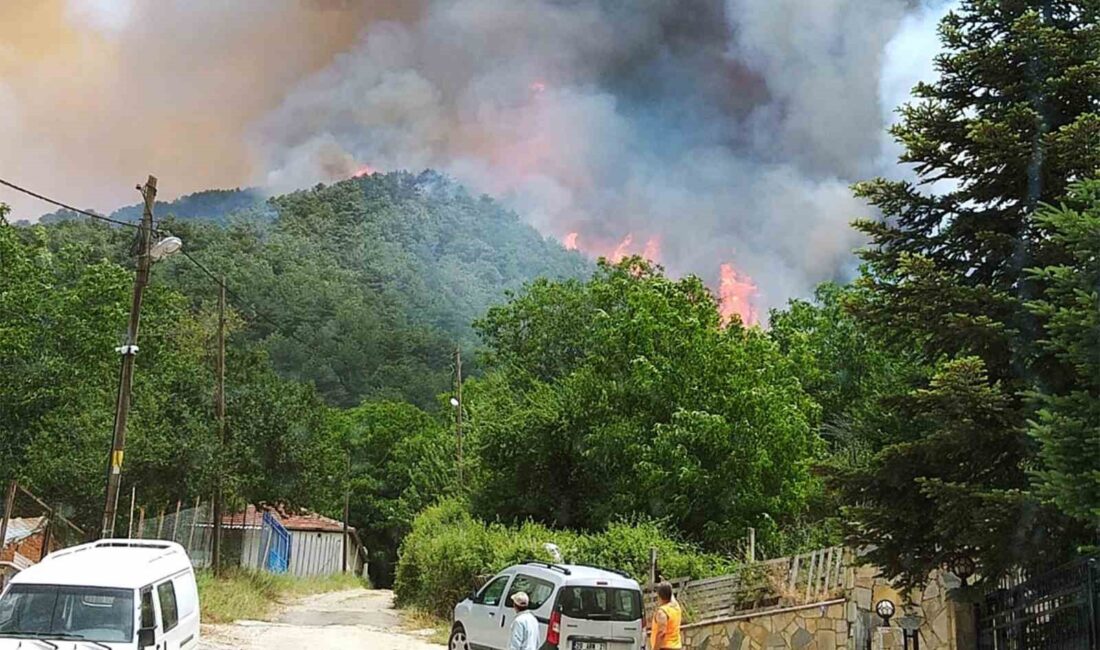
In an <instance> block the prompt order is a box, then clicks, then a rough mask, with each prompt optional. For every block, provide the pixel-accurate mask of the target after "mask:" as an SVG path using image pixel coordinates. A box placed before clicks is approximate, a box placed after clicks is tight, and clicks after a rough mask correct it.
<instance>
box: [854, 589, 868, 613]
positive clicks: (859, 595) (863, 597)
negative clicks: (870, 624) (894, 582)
mask: <svg viewBox="0 0 1100 650" xmlns="http://www.w3.org/2000/svg"><path fill="white" fill-rule="evenodd" d="M855 597H856V606H857V607H859V608H860V609H864V610H868V611H869V610H870V609H871V588H870V587H856V590H855Z"/></svg>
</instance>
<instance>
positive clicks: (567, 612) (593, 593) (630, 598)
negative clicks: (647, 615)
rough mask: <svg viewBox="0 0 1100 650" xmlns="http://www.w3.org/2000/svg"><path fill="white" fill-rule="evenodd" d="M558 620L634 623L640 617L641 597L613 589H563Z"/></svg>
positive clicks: (634, 593) (628, 590)
mask: <svg viewBox="0 0 1100 650" xmlns="http://www.w3.org/2000/svg"><path fill="white" fill-rule="evenodd" d="M559 603H560V606H561V613H562V616H568V617H569V618H579V619H587V620H591V621H636V620H638V619H640V618H641V617H642V594H641V592H639V591H636V590H634V589H617V588H614V587H564V588H563V589H562V590H561V599H560V600H559Z"/></svg>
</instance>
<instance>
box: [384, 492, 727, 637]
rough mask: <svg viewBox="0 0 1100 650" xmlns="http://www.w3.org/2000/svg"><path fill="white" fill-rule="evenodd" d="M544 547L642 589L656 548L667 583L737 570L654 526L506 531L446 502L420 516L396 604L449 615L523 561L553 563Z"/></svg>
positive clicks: (406, 550)
mask: <svg viewBox="0 0 1100 650" xmlns="http://www.w3.org/2000/svg"><path fill="white" fill-rule="evenodd" d="M547 542H551V543H554V544H556V545H557V546H558V547H559V548H560V549H561V554H562V559H563V561H564V562H566V563H569V564H585V565H590V566H598V567H604V568H609V569H617V570H619V571H625V572H627V573H629V574H631V575H632V576H633V577H634V578H635V579H636V580H638V581H639V582H643V583H644V581H645V580H646V577H647V575H648V573H649V549H650V548H652V547H656V548H657V553H658V558H659V560H658V564H659V566H660V570H661V573H662V574H663V575H665V576H667V577H670V578H671V577H693V578H698V577H705V576H710V575H719V574H725V573H730V572H732V571H733V569H734V564H733V563H732V562H731V561H729V560H727V559H724V558H722V557H719V556H716V555H711V554H706V553H701V552H699V551H698V550H696V549H695V548H694V547H692V546H690V545H688V544H685V543H682V542H680V541H677V540H675V539H674V538H672V537H670V536H669V535H668V534H667V533H666V532H665V531H664V530H663V529H662V528H661V526H660V525H658V524H657V523H656V522H653V521H648V520H638V521H633V522H623V523H618V524H613V525H611V526H610V527H609V528H608V529H607V530H606V531H604V532H601V533H596V534H584V533H577V532H573V531H566V530H552V529H550V528H547V527H546V526H542V525H540V524H536V523H530V522H528V523H525V524H523V525H521V526H511V527H509V526H504V525H501V524H495V523H494V524H486V523H485V522H482V521H480V520H478V519H476V518H474V517H473V516H472V515H471V514H470V513H469V510H468V508H467V506H466V504H465V503H463V502H461V501H458V500H449V501H444V502H442V503H440V504H438V505H436V506H433V507H431V508H428V509H426V510H425V511H424V512H422V513H421V514H420V515H419V516H417V518H416V519H415V521H414V522H413V525H412V531H411V532H410V533H409V535H408V536H407V537H406V538H405V540H404V541H403V542H402V544H401V549H400V552H399V558H398V563H397V579H396V582H395V584H394V592H395V594H396V597H397V602H398V605H400V606H402V607H416V608H418V609H422V610H425V611H428V612H431V613H433V614H436V615H439V616H448V615H449V614H450V612H451V610H452V608H453V607H454V605H455V603H457V602H458V601H460V600H461V599H462V598H464V597H465V596H466V595H468V594H469V593H470V592H471V591H472V590H473V589H476V588H477V587H479V586H480V585H481V584H483V582H484V580H485V579H486V578H487V577H489V576H492V575H493V574H495V573H496V572H497V571H500V570H501V569H504V568H505V567H507V566H509V565H512V564H517V563H520V562H523V561H525V560H532V559H533V560H547V561H548V560H550V559H551V557H550V555H549V553H548V551H547V550H546V548H545V546H544V545H545V544H546V543H547Z"/></svg>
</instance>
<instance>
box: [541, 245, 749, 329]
mask: <svg viewBox="0 0 1100 650" xmlns="http://www.w3.org/2000/svg"><path fill="white" fill-rule="evenodd" d="M562 245H563V246H564V247H565V248H566V250H571V251H576V250H579V251H582V252H584V253H587V254H588V255H591V256H593V257H603V258H606V259H607V261H609V262H611V263H612V264H618V263H619V262H621V261H623V260H624V259H626V258H627V257H629V256H631V255H635V254H639V253H640V254H641V256H642V257H643V258H645V259H647V260H649V261H651V262H655V263H660V262H661V238H660V237H659V236H657V235H654V236H652V237H650V238H649V239H647V240H646V243H645V247H644V248H643V249H642V250H641V251H638V249H637V247H635V246H634V234H633V233H628V234H627V235H626V236H625V237H623V238H622V240H620V241H619V242H618V243H617V244H615V245H614V247H612V246H610V245H607V244H605V245H599V244H592V243H590V242H588V241H585V242H582V241H581V237H580V233H579V232H576V231H574V232H569V233H566V235H565V237H563V238H562ZM719 271H720V277H719V284H718V292H717V293H718V310H719V312H720V314H721V316H722V322H723V323H725V324H728V323H730V322H731V321H732V320H733V316H734V314H736V315H737V316H739V317H740V318H741V322H742V323H743V324H745V325H746V326H752V325H758V324H759V323H760V315H759V313H758V312H757V309H756V305H755V304H754V303H755V301H756V298H757V295H758V294H759V290H758V288H757V286H756V284H755V283H754V282H753V280H752V278H751V277H749V276H748V275H746V274H744V273H740V272H738V271H737V269H736V268H734V266H733V264H731V263H729V262H727V263H724V264H722V265H721V267H720V269H719Z"/></svg>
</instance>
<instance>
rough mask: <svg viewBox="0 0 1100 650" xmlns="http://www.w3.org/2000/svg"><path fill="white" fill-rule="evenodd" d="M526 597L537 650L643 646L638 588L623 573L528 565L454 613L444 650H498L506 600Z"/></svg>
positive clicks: (508, 614) (504, 637) (503, 638)
mask: <svg viewBox="0 0 1100 650" xmlns="http://www.w3.org/2000/svg"><path fill="white" fill-rule="evenodd" d="M519 591H523V592H526V593H527V595H528V596H529V597H530V607H529V611H531V612H532V613H533V614H534V615H535V618H536V619H538V622H539V641H540V642H541V643H540V644H539V647H540V649H541V650H640V649H641V648H644V647H645V626H644V624H643V621H642V588H641V587H640V586H639V585H638V583H637V582H636V581H634V580H633V579H632V578H630V577H629V576H628V575H626V574H625V573H621V572H619V571H613V570H609V569H600V568H597V567H589V566H580V565H571V564H550V563H547V562H536V561H530V562H526V563H524V564H518V565H515V566H511V567H508V568H507V569H505V570H503V571H501V572H500V573H498V574H497V575H496V576H495V577H494V578H493V579H491V580H489V582H487V583H485V586H484V587H482V588H481V589H480V590H478V591H476V592H474V593H472V594H470V596H469V597H467V598H466V599H465V600H463V601H462V602H460V603H458V605H456V606H455V609H454V623H453V624H452V626H451V639H450V643H449V644H448V645H449V648H450V650H503V649H504V648H507V647H508V635H509V631H510V629H511V626H512V621H514V620H515V618H516V614H515V612H514V611H513V610H512V607H511V598H512V596H513V595H514V594H515V593H516V592H519Z"/></svg>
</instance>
